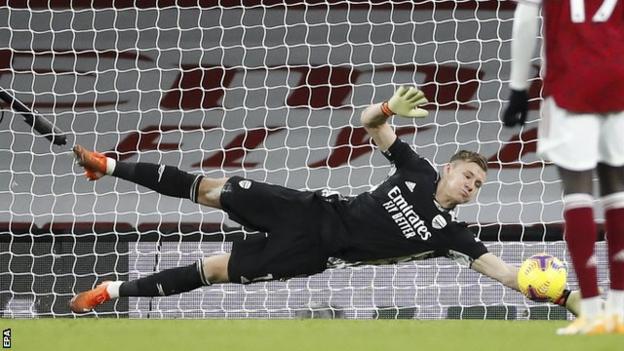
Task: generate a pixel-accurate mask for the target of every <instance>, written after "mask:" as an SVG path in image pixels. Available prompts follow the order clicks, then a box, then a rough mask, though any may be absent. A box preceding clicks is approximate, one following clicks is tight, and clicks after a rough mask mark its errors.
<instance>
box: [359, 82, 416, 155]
mask: <svg viewBox="0 0 624 351" xmlns="http://www.w3.org/2000/svg"><path fill="white" fill-rule="evenodd" d="M427 102H428V101H427V99H426V98H425V94H424V93H423V92H422V91H420V90H418V89H417V88H415V87H411V88H406V87H400V88H399V89H397V91H396V92H395V93H394V95H392V98H390V100H388V101H385V102H382V103H378V104H373V105H370V106H368V107H367V108H366V109H365V110H364V111H362V114H361V115H360V121H361V123H362V125H363V126H364V129H366V132H367V133H368V135H370V136H371V138H373V141H375V144H377V146H378V147H379V148H380V149H381V150H382V151H386V150H388V148H389V147H390V146H391V145H392V143H394V141H395V140H396V138H397V136H396V134H395V133H394V130H393V129H392V127H391V126H390V125H389V124H388V118H390V117H392V116H393V115H394V114H397V115H400V116H403V117H411V118H415V117H425V116H427V111H425V110H423V109H421V108H419V106H421V105H424V104H426V103H427Z"/></svg>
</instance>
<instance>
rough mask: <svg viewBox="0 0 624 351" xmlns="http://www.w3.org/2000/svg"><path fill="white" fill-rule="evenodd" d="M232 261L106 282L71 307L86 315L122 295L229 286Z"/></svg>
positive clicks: (212, 260)
mask: <svg viewBox="0 0 624 351" xmlns="http://www.w3.org/2000/svg"><path fill="white" fill-rule="evenodd" d="M229 259H230V254H224V255H218V256H210V257H204V258H203V259H200V260H198V261H197V262H196V263H193V264H192V265H189V266H184V267H176V268H171V269H166V270H164V271H161V272H158V273H154V274H152V275H149V276H147V277H143V278H139V279H135V280H130V281H127V282H122V281H114V282H113V281H105V282H102V283H101V284H100V285H98V286H97V287H95V288H94V289H91V290H88V291H84V292H81V293H79V294H78V295H76V296H74V297H73V298H72V299H71V301H70V302H69V307H70V309H71V310H72V311H73V312H75V313H84V312H89V311H91V310H92V309H94V308H95V307H96V306H98V305H100V304H102V303H104V302H106V301H109V300H112V299H116V298H118V297H122V296H169V295H174V294H181V293H183V292H187V291H191V290H195V289H197V288H199V287H202V286H206V285H211V284H216V283H227V282H228V281H229V278H228V274H227V267H228V261H229Z"/></svg>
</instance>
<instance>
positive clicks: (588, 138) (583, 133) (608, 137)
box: [537, 97, 624, 171]
mask: <svg viewBox="0 0 624 351" xmlns="http://www.w3.org/2000/svg"><path fill="white" fill-rule="evenodd" d="M541 112H542V119H541V120H540V123H539V129H538V133H537V154H538V155H539V157H541V158H542V159H544V160H546V161H551V162H553V163H554V164H556V165H557V166H560V167H562V168H565V169H568V170H571V171H587V170H590V169H594V168H596V165H597V164H598V163H599V162H600V163H606V164H607V165H609V166H613V167H619V166H624V111H620V112H615V113H609V114H586V113H574V112H570V111H567V110H564V109H562V108H560V107H559V106H557V104H556V103H555V100H553V98H551V97H548V98H546V99H545V100H544V103H543V104H542V111H541Z"/></svg>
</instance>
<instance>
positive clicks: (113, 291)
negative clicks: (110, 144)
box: [106, 159, 123, 299]
mask: <svg viewBox="0 0 624 351" xmlns="http://www.w3.org/2000/svg"><path fill="white" fill-rule="evenodd" d="M109 160H110V159H109ZM122 283H123V282H122V281H115V282H112V283H110V284H108V285H107V286H106V292H108V296H110V298H111V299H116V298H118V297H119V287H120V286H121V284H122Z"/></svg>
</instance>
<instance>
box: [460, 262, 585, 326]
mask: <svg viewBox="0 0 624 351" xmlns="http://www.w3.org/2000/svg"><path fill="white" fill-rule="evenodd" d="M470 268H472V269H474V270H475V271H477V272H479V273H481V274H484V275H486V276H488V277H490V278H492V279H495V280H498V281H499V282H501V283H502V284H503V285H505V286H506V287H508V288H511V289H514V290H516V291H520V290H519V288H518V280H517V276H518V268H517V267H515V266H512V265H510V264H507V263H506V262H505V261H503V260H502V259H500V258H499V257H498V256H496V255H494V254H492V253H489V252H488V253H485V254H483V255H481V256H480V257H479V258H477V259H476V260H474V261H473V262H472V265H471V266H470ZM552 302H553V303H556V304H558V305H561V306H564V307H566V308H567V309H568V310H569V311H570V312H572V313H573V314H575V315H578V312H579V310H580V294H579V292H578V291H570V290H567V289H566V290H564V291H563V294H562V295H561V296H560V297H558V298H557V299H555V300H554V301H552Z"/></svg>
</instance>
